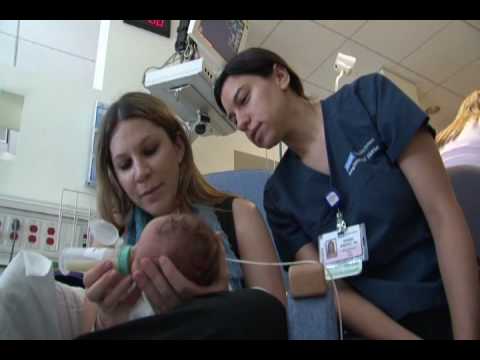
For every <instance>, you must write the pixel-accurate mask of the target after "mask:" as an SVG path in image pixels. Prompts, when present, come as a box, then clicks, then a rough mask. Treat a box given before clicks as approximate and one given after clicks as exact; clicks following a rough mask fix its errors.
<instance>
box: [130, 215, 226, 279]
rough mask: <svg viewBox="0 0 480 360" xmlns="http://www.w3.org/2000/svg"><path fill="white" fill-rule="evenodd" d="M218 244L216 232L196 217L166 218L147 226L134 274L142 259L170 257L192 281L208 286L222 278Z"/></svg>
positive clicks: (136, 250) (138, 247) (135, 257)
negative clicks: (220, 276) (220, 275)
mask: <svg viewBox="0 0 480 360" xmlns="http://www.w3.org/2000/svg"><path fill="white" fill-rule="evenodd" d="M219 245H220V244H219V242H218V240H217V238H216V236H215V233H214V232H213V230H212V229H211V228H210V227H209V226H208V225H207V224H206V223H204V222H203V221H202V220H200V219H199V218H198V217H197V216H194V215H189V214H187V215H186V214H175V215H166V216H161V217H158V218H155V219H153V220H152V221H150V222H149V223H148V225H147V226H146V227H145V229H144V230H143V232H142V235H141V237H140V239H139V241H138V242H137V244H136V245H135V247H134V248H133V252H132V256H131V269H132V272H134V271H135V270H137V269H138V267H139V262H140V260H141V259H143V258H151V259H152V260H154V261H156V260H157V259H158V258H159V257H160V256H162V255H164V256H167V257H168V258H169V259H170V260H171V261H172V262H173V264H174V265H175V266H176V267H177V269H178V270H179V271H180V272H181V273H182V274H183V275H184V276H185V277H186V278H187V279H189V280H190V281H192V282H194V283H196V284H198V285H202V286H207V285H210V284H211V283H212V282H213V281H214V280H216V279H217V278H218V276H219V264H218V256H219Z"/></svg>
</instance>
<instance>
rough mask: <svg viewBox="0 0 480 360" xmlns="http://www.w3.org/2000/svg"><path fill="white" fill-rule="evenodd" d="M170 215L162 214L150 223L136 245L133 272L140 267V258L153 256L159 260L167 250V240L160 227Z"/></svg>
mask: <svg viewBox="0 0 480 360" xmlns="http://www.w3.org/2000/svg"><path fill="white" fill-rule="evenodd" d="M167 217H168V215H166V216H160V217H157V218H155V219H153V220H152V221H150V222H149V223H148V225H147V226H146V227H145V229H144V230H143V232H142V235H141V236H140V239H139V240H138V242H137V244H136V245H135V252H134V258H133V262H132V273H133V272H134V271H136V270H138V268H139V265H140V264H139V262H140V259H143V258H151V259H152V261H158V258H159V257H160V256H161V255H164V254H165V252H166V242H165V241H162V239H161V238H160V236H161V235H160V234H159V231H158V229H159V228H160V227H161V226H162V224H163V223H164V222H165V221H166V220H167Z"/></svg>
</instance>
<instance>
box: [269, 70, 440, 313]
mask: <svg viewBox="0 0 480 360" xmlns="http://www.w3.org/2000/svg"><path fill="white" fill-rule="evenodd" d="M321 106H322V111H323V118H324V123H325V125H324V126H325V137H326V143H327V153H328V161H329V166H330V176H328V175H325V174H322V173H320V172H318V171H316V170H313V169H312V168H310V167H308V166H306V165H305V164H303V162H302V161H301V159H300V158H299V157H298V156H297V155H296V154H295V153H294V152H293V151H291V150H288V151H287V152H286V153H285V155H284V156H283V158H282V160H281V162H280V164H279V165H278V167H277V169H276V170H275V172H274V174H273V175H272V177H271V178H270V179H269V181H268V182H267V184H266V187H265V193H264V206H265V210H266V213H267V218H268V221H269V224H270V227H271V230H272V233H273V236H274V239H275V243H276V246H277V249H278V252H279V255H280V258H281V259H282V261H292V260H294V258H295V254H296V252H297V251H298V250H299V249H300V248H301V247H302V246H304V245H305V244H307V243H309V242H312V243H313V244H314V245H315V246H316V247H318V236H319V235H320V234H323V233H325V232H329V231H333V230H335V229H336V211H335V210H334V209H331V208H330V206H329V205H328V203H327V202H326V200H325V196H326V194H327V193H328V192H329V191H330V190H331V189H332V186H333V187H334V188H335V189H336V190H337V191H338V192H339V193H340V197H341V201H342V205H341V210H342V212H343V216H344V219H345V221H346V223H347V225H355V224H359V223H362V222H363V223H365V226H366V232H367V241H368V250H369V260H368V261H367V262H365V263H364V264H363V271H362V273H361V274H360V275H358V276H355V277H350V278H346V279H345V280H346V281H347V282H348V283H349V284H350V285H351V286H353V287H354V288H355V289H356V290H357V291H358V292H359V293H360V294H361V295H363V296H364V297H365V298H366V299H368V300H369V301H371V302H373V303H374V304H376V305H377V306H378V307H380V308H381V309H382V310H383V311H384V312H386V313H387V314H389V315H390V316H391V317H393V318H394V319H399V318H402V317H404V316H405V315H407V314H409V313H414V312H418V311H423V310H426V309H431V308H435V307H438V306H445V305H446V304H447V302H446V298H445V293H444V290H443V286H442V282H441V278H440V272H439V268H438V262H437V257H436V253H435V249H434V243H433V238H432V234H431V231H430V229H429V226H428V224H427V221H426V219H425V216H424V214H423V211H422V209H421V208H420V205H419V204H418V202H417V200H416V197H415V194H414V192H413V190H412V188H411V186H410V185H409V183H408V181H407V179H406V177H405V176H404V175H403V173H402V172H401V170H400V168H399V166H398V159H399V157H400V155H401V154H402V152H403V151H404V150H405V149H406V147H407V146H408V144H409V143H410V142H411V141H412V139H413V136H414V135H415V134H416V133H417V131H419V129H420V128H425V129H428V131H430V132H431V133H432V135H433V136H435V132H434V130H433V129H432V128H431V127H430V126H429V125H428V116H427V115H426V114H425V113H424V112H423V111H422V110H421V109H420V108H419V107H418V106H417V105H416V104H415V103H414V102H413V101H412V100H410V99H409V98H408V97H407V96H406V95H405V94H404V93H403V92H401V91H400V90H399V89H398V88H397V87H396V86H395V85H394V84H393V83H392V82H391V81H390V80H388V79H387V78H385V77H384V76H381V75H379V74H373V75H367V76H363V77H361V78H359V79H357V80H356V81H355V82H353V83H352V84H349V85H346V86H344V87H342V89H340V90H339V91H338V92H337V93H335V94H333V95H332V96H330V97H328V98H327V99H325V100H323V101H322V102H321ZM298 126H302V122H301V121H300V120H299V121H298Z"/></svg>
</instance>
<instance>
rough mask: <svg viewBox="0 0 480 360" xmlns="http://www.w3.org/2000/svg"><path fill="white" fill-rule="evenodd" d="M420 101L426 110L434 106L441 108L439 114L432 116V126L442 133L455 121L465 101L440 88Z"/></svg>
mask: <svg viewBox="0 0 480 360" xmlns="http://www.w3.org/2000/svg"><path fill="white" fill-rule="evenodd" d="M420 101H421V103H422V104H423V106H424V109H426V108H428V107H429V106H434V105H437V106H439V107H440V111H439V112H438V113H436V114H433V115H431V116H430V124H431V125H432V126H433V127H434V128H435V129H436V130H437V131H440V130H442V129H443V128H445V127H446V126H447V125H448V124H450V123H451V122H452V121H453V119H454V118H455V115H456V114H457V110H458V108H459V107H460V104H461V102H462V101H463V99H462V98H460V97H459V96H456V95H453V94H452V93H451V92H449V91H448V90H446V89H444V88H442V87H441V86H438V87H436V88H434V89H433V90H432V91H430V92H429V93H427V94H425V95H424V96H423V97H422V98H421V99H420Z"/></svg>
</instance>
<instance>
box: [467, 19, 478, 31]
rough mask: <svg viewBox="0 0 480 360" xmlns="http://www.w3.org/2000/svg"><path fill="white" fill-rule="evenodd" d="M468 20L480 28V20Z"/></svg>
mask: <svg viewBox="0 0 480 360" xmlns="http://www.w3.org/2000/svg"><path fill="white" fill-rule="evenodd" d="M467 22H468V23H470V24H471V25H473V26H475V27H476V28H478V29H479V30H480V20H467Z"/></svg>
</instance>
